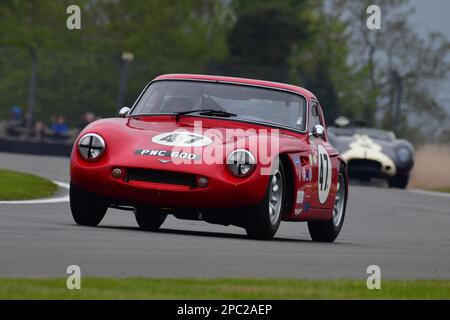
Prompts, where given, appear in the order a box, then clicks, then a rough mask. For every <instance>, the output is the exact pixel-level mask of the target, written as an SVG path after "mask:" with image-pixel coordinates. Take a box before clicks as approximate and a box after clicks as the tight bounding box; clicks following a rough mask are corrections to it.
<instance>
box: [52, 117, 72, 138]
mask: <svg viewBox="0 0 450 320" xmlns="http://www.w3.org/2000/svg"><path fill="white" fill-rule="evenodd" d="M50 129H51V130H52V133H53V138H54V139H58V140H64V139H68V138H69V134H70V133H69V125H68V124H67V123H66V119H65V118H64V116H57V117H56V119H55V118H54V120H53V124H52V126H51V128H50Z"/></svg>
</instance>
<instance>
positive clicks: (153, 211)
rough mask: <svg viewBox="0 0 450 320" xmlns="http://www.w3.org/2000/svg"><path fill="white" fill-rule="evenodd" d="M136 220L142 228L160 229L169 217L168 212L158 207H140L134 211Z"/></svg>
mask: <svg viewBox="0 0 450 320" xmlns="http://www.w3.org/2000/svg"><path fill="white" fill-rule="evenodd" d="M134 214H135V217H136V222H137V224H138V226H139V227H141V229H144V230H152V231H154V230H158V229H159V227H161V225H162V224H163V223H164V221H165V220H166V218H167V214H166V213H163V212H162V211H161V210H160V209H158V208H152V207H138V208H136V210H135V211H134Z"/></svg>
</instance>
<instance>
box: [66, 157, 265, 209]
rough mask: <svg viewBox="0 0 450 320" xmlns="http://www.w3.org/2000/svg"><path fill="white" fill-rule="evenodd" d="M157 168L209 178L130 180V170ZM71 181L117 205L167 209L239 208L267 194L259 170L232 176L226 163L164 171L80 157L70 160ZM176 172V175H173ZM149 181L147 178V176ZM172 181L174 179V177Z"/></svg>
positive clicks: (141, 164) (175, 167)
mask: <svg viewBox="0 0 450 320" xmlns="http://www.w3.org/2000/svg"><path fill="white" fill-rule="evenodd" d="M116 168H119V169H121V171H122V176H121V177H120V178H114V177H113V176H112V171H113V170H114V169H116ZM130 169H134V170H136V169H137V170H144V171H145V170H152V171H154V170H157V171H158V172H159V173H160V174H164V173H165V172H166V173H168V175H171V174H172V176H175V177H177V176H178V175H177V174H182V175H185V176H192V177H193V178H194V179H195V181H198V179H199V178H206V179H207V180H208V185H207V186H206V187H204V188H200V187H198V186H194V187H193V186H189V185H186V183H184V184H178V183H177V182H176V181H173V182H172V181H171V180H170V179H169V180H167V179H165V180H164V183H161V182H160V181H159V182H155V181H142V180H137V179H134V180H131V179H129V178H128V175H127V171H128V170H130ZM70 173H71V183H73V184H75V185H77V186H78V187H81V188H83V189H85V190H87V191H89V192H91V193H94V194H96V195H98V196H99V198H102V200H105V201H108V202H109V203H110V204H114V205H127V206H138V205H152V206H158V207H167V208H178V207H182V208H204V209H215V208H217V209H218V208H238V207H246V206H251V205H255V204H257V203H258V202H260V201H261V200H262V199H263V197H264V194H265V191H266V187H267V183H268V180H269V179H268V176H263V175H260V174H259V172H258V170H255V172H254V173H253V174H252V175H250V176H249V177H247V178H244V179H239V178H236V177H233V176H232V175H231V174H230V173H229V172H228V171H227V170H226V168H225V166H224V165H222V166H220V165H214V166H205V165H194V164H191V165H175V164H168V165H165V167H164V170H161V168H158V167H151V166H150V165H148V164H147V166H146V167H144V165H143V163H140V164H139V163H131V165H130V164H128V165H124V164H123V163H118V164H112V163H111V162H110V161H109V160H105V161H100V162H99V163H86V162H85V161H83V160H82V159H80V158H79V157H77V156H75V157H72V160H71V170H70ZM173 174H174V175H173ZM147 180H148V179H147ZM172 180H173V179H172Z"/></svg>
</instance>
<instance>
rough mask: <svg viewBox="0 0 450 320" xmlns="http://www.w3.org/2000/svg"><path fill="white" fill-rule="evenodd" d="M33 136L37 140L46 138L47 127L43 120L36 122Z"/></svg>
mask: <svg viewBox="0 0 450 320" xmlns="http://www.w3.org/2000/svg"><path fill="white" fill-rule="evenodd" d="M33 137H34V138H35V139H36V140H41V141H42V140H44V139H45V137H46V127H45V124H44V123H43V122H42V121H36V123H35V124H34V132H33Z"/></svg>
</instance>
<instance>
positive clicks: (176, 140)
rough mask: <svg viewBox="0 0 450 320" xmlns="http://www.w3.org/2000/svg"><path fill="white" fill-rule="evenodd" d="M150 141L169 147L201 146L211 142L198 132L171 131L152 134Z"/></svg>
mask: <svg viewBox="0 0 450 320" xmlns="http://www.w3.org/2000/svg"><path fill="white" fill-rule="evenodd" d="M152 142H154V143H157V144H162V145H164V146H171V147H202V146H207V145H209V144H211V143H212V140H211V139H210V138H208V137H206V136H203V135H201V134H198V133H192V132H188V131H173V132H166V133H161V134H158V135H157V136H154V137H153V138H152Z"/></svg>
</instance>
